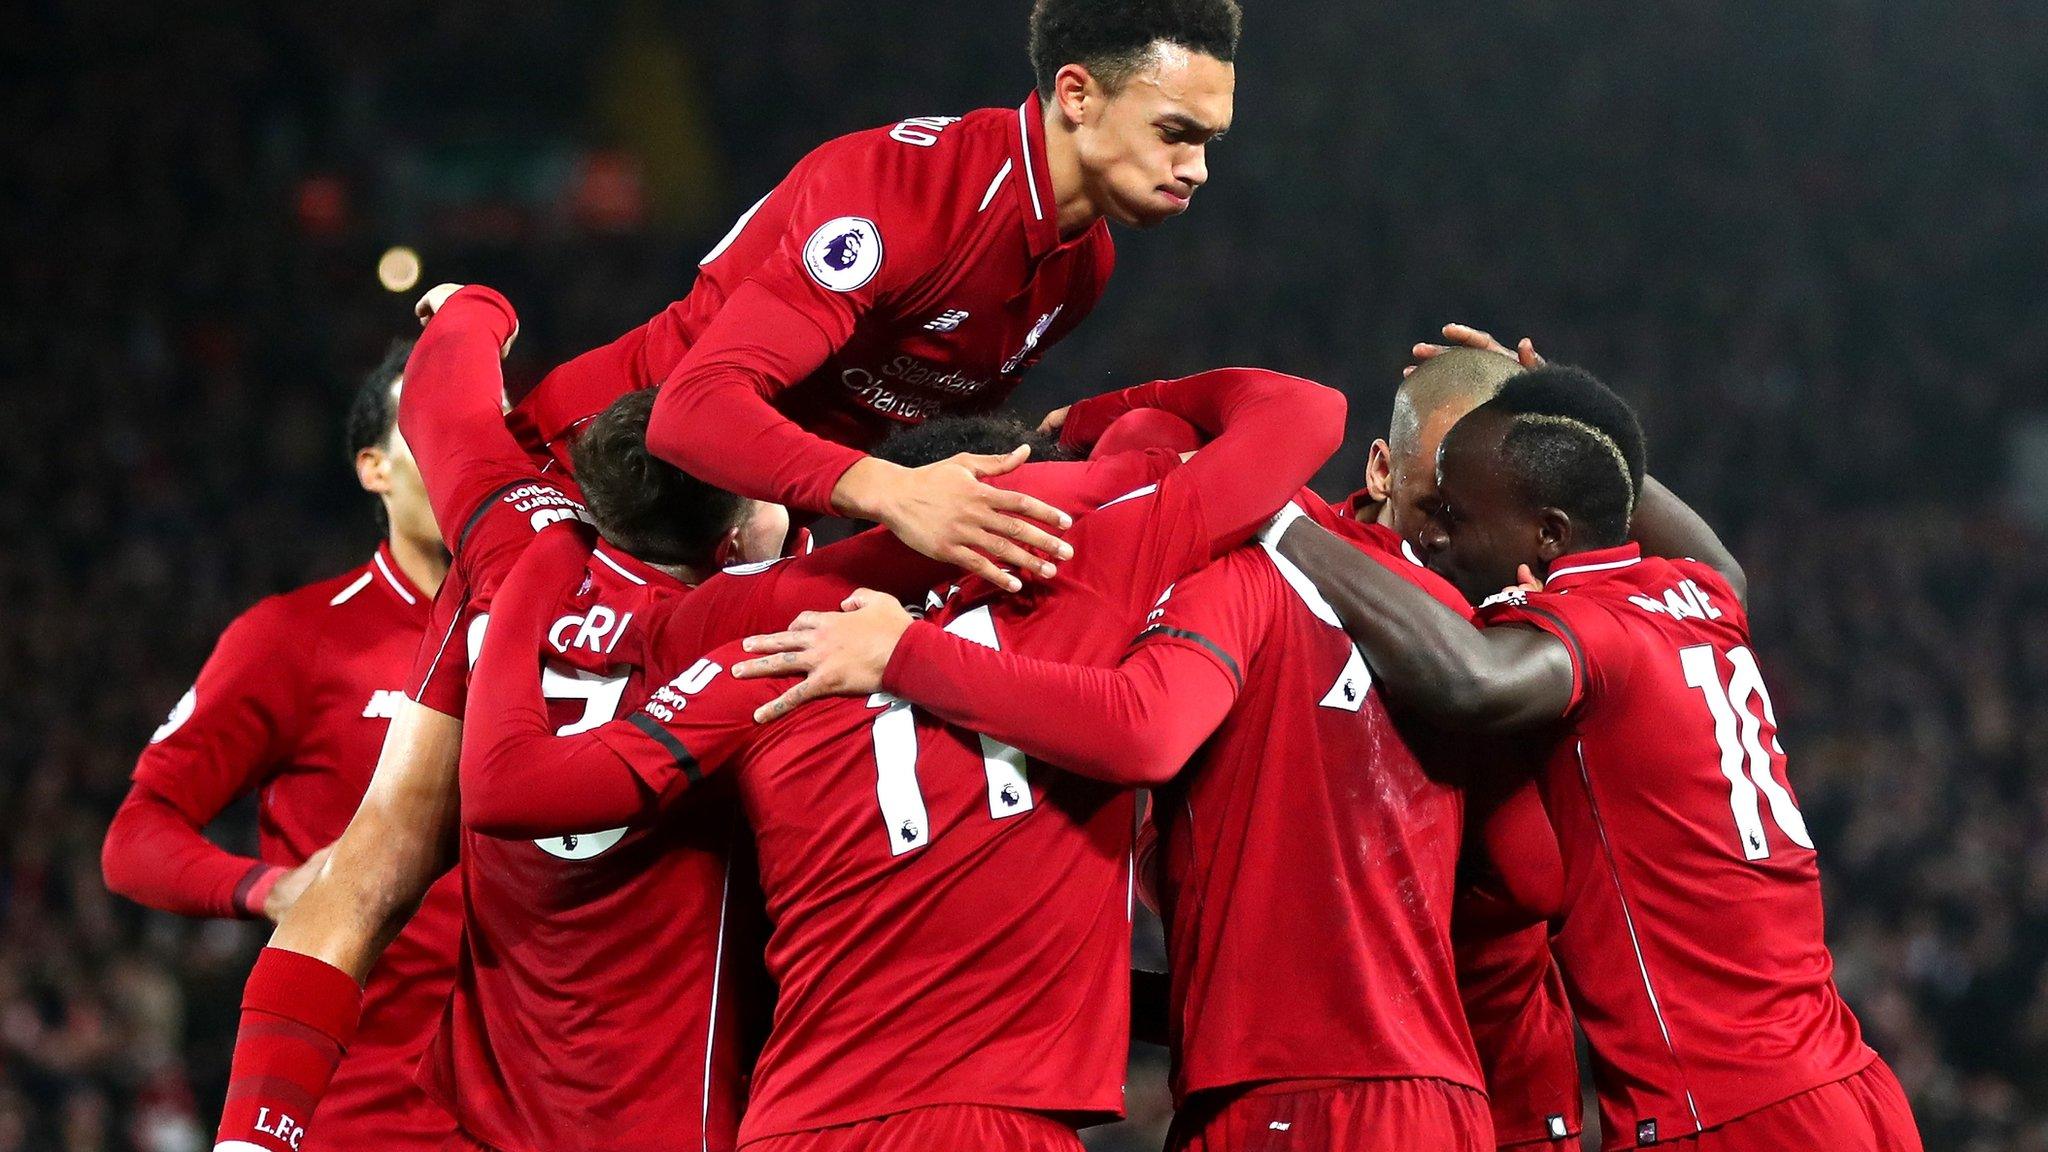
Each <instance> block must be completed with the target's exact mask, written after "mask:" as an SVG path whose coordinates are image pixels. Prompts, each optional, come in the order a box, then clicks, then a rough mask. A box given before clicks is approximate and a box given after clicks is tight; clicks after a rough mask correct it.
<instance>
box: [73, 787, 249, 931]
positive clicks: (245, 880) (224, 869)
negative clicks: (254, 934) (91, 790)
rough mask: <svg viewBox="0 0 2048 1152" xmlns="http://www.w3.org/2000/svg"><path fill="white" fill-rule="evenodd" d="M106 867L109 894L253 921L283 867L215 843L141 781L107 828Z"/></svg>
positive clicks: (186, 911) (103, 861)
mask: <svg viewBox="0 0 2048 1152" xmlns="http://www.w3.org/2000/svg"><path fill="white" fill-rule="evenodd" d="M100 872H101V875H102V877H103V878H104V879H105V881H106V885H107V890H108V891H110V892H114V893H116V894H118V895H121V896H126V897H127V898H128V899H130V900H133V901H135V902H136V903H137V904H141V905H144V906H146V907H150V908H157V909H161V910H162V911H165V912H170V913H174V914H176V915H179V916H199V917H222V918H225V917H240V918H242V919H254V918H255V917H257V916H260V915H261V914H262V909H263V901H264V898H265V897H266V896H268V895H269V893H270V889H271V888H272V887H273V886H274V885H275V884H276V882H277V877H278V876H280V875H282V874H283V873H284V869H283V868H280V867H278V866H276V865H274V864H266V863H264V862H263V861H261V860H256V859H253V858H251V857H248V856H238V855H236V854H235V853H233V852H229V851H227V850H226V849H224V848H222V847H220V846H219V845H217V844H215V843H213V842H212V841H210V840H208V839H207V838H206V837H205V835H204V834H202V833H201V831H200V826H199V825H198V824H195V823H194V822H193V820H192V818H191V817H190V816H188V815H186V814H185V812H184V811H183V810H182V809H180V808H179V807H178V806H177V805H176V804H173V803H172V802H171V801H170V800H169V799H167V798H165V797H163V796H161V795H159V794H158V793H157V792H156V791H155V790H154V789H152V788H150V787H149V786H148V785H147V784H140V783H138V784H136V785H135V786H134V787H133V788H131V789H130V790H129V792H128V796H127V798H126V799H124V800H123V801H122V802H121V807H120V809H119V810H118V811H116V812H115V813H114V820H113V823H112V824H110V825H109V826H108V828H107V838H106V841H105V843H103V844H102V845H101V847H100Z"/></svg>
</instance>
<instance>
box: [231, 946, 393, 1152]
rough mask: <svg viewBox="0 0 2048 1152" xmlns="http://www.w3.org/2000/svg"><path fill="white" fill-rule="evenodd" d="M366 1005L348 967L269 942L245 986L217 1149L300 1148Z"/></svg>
mask: <svg viewBox="0 0 2048 1152" xmlns="http://www.w3.org/2000/svg"><path fill="white" fill-rule="evenodd" d="M362 1010H363V990H362V989H361V988H360V987H358V986H357V985H356V982H355V980H354V979H353V978H352V977H350V976H349V974H348V973H346V972H343V971H342V970H341V969H339V968H336V967H334V966H333V965H332V964H328V963H326V962H325V961H321V960H315V959H313V958H312V957H311V956H305V955H301V954H300V953H297V952H290V951H286V950H285V949H283V948H265V949H264V950H263V951H262V952H261V953H260V954H259V955H258V956H257V957H256V967H255V968H254V969H252V970H251V971H250V972H249V983H248V985H247V986H246V987H245V988H244V989H243V990H242V1027H241V1031H240V1032H239V1033H238V1034H237V1035H236V1037H235V1059H234V1063H233V1065H232V1066H230V1068H229V1071H228V1100H227V1107H226V1108H225V1109H223V1110H222V1112H221V1118H220V1135H219V1136H218V1137H217V1143H215V1144H214V1149H215V1152H297V1150H298V1147H299V1143H300V1141H302V1140H303V1139H304V1138H305V1135H306V1122H307V1121H308V1120H309V1119H311V1118H312V1115H313V1108H314V1106H315V1105H317V1104H319V1103H320V1097H321V1094H323V1093H325V1092H326V1091H327V1082H328V1081H329V1080H331V1079H333V1078H334V1068H335V1065H337V1064H340V1063H341V1054H342V1052H343V1051H344V1050H345V1049H347V1048H348V1044H349V1041H350V1040H352V1039H354V1038H355V1034H356V1020H357V1018H358V1017H359V1016H360V1015H361V1014H362Z"/></svg>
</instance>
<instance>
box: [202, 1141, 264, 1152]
mask: <svg viewBox="0 0 2048 1152" xmlns="http://www.w3.org/2000/svg"><path fill="white" fill-rule="evenodd" d="M213 1152H270V1149H268V1148H265V1147H264V1146H263V1145H261V1144H251V1143H249V1142H248V1141H247V1140H223V1141H221V1142H220V1143H218V1144H215V1145H214V1146H213Z"/></svg>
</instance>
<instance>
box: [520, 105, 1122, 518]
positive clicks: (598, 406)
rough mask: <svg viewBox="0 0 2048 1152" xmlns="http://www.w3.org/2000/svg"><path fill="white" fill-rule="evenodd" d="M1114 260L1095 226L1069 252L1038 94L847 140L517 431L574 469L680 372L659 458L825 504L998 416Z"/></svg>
mask: <svg viewBox="0 0 2048 1152" xmlns="http://www.w3.org/2000/svg"><path fill="white" fill-rule="evenodd" d="M1114 263H1115V253H1114V248H1113V246H1112V244H1111V241H1110V237H1109V229H1108V225H1107V224H1105V223H1104V222H1102V221H1100V220H1098V221H1096V222H1095V224H1094V225H1092V226H1091V227H1089V228H1088V229H1087V230H1085V231H1083V232H1082V233H1081V234H1080V235H1078V236H1075V237H1073V238H1072V239H1070V240H1067V241H1064V242H1063V241H1062V240H1061V239H1060V235H1059V227H1058V222H1057V213H1056V211H1055V208H1054V204H1053V202H1052V188H1051V183H1050V179H1049V177H1048V175H1047V171H1046V160H1045V139H1044V121H1043V118H1042V114H1041V109H1040V106H1039V101H1038V97H1037V96H1036V94H1033V95H1032V96H1030V97H1029V98H1027V99H1026V100H1025V101H1024V103H1023V104H1021V105H1019V106H1018V107H1015V108H986V109H982V110H979V111H975V112H970V113H968V114H967V115H966V116H964V117H916V118H913V119H910V120H905V121H902V122H901V123H898V124H895V125H893V126H891V127H886V128H876V129H872V130H870V131H865V132H856V133H853V134H852V135H849V136H843V137H840V138H839V139H836V140H832V141H829V142H828V143H826V144H824V145H822V146H820V147H819V148H818V149H817V150H816V151H813V152H812V153H811V154H810V155H808V156H806V157H805V158H804V159H803V160H802V161H800V162H799V163H798V164H797V166H796V167H795V168H794V169H792V170H791V171H790V173H789V175H788V176H787V177H785V178H784V179H783V181H782V182H781V183H780V184H778V185H776V187H775V188H774V190H773V191H771V192H769V193H768V195H767V196H765V197H763V198H762V199H761V201H760V202H758V203H756V204H755V205H754V206H753V207H752V208H750V209H748V210H747V212H746V213H745V214H744V215H742V216H741V217H740V219H739V222H738V223H736V224H734V225H733V228H732V230H731V231H730V232H729V233H727V235H726V236H725V238H724V239H723V240H720V241H719V243H718V244H717V246H716V247H714V248H713V249H712V250H711V251H710V252H709V253H707V254H706V255H705V257H704V259H703V261H702V262H701V264H700V270H699V272H698V276H697V281H696V283H695V284H694V285H693V286H692V287H691V289H690V292H689V294H688V295H687V296H685V297H684V298H683V299H681V300H679V301H677V302H676V303H674V304H671V305H670V306H669V307H668V308H667V309H666V310H665V311H663V312H662V313H661V314H660V315H658V316H656V317H654V319H652V320H651V321H649V322H648V323H647V324H646V325H644V326H642V327H640V328H637V329H634V330H633V331H631V332H629V333H627V334H626V335H625V336H623V337H621V338H620V339H619V340H617V341H615V342H614V343H612V344H609V345H606V346H604V347H602V348H598V349H596V350H594V351H592V352H589V353H586V354H585V355H583V356H581V357H578V358H577V359H575V360H572V361H570V362H568V363H567V364H564V365H562V366H561V367H559V368H557V369H556V370H555V371H554V372H552V373H550V374H549V376H548V377H547V378H546V379H545V380H543V381H542V382H541V384H540V385H539V386H538V387H536V388H535V389H534V391H533V392H532V393H531V394H529V395H528V396H526V397H525V398H523V399H522V400H521V401H520V403H519V404H518V405H517V406H516V407H515V408H514V410H513V422H514V424H515V426H516V427H518V428H520V429H521V431H522V434H523V436H524V437H525V439H526V440H527V443H528V444H529V446H533V447H545V448H546V449H547V450H548V451H550V452H552V453H553V454H554V455H555V456H556V457H557V459H558V460H559V461H560V462H561V463H562V464H563V465H566V464H567V462H568V460H567V438H568V434H569V433H570V432H571V431H573V430H574V429H575V428H576V427H577V426H578V425H580V424H581V423H582V422H584V421H586V420H588V419H589V418H590V417H592V416H594V415H595V414H596V413H598V412H600V411H602V410H603V409H604V407H605V406H606V405H607V404H609V403H610V402H611V401H612V400H613V399H614V398H616V397H617V396H618V395H619V394H620V393H622V392H624V391H626V390H628V389H631V388H648V387H653V386H656V385H659V384H662V383H663V382H664V381H667V380H670V379H671V378H673V380H674V383H673V384H672V385H671V386H670V387H669V388H668V389H667V390H666V391H664V392H663V394H662V398H661V402H660V403H659V404H658V405H657V406H656V408H655V412H654V418H653V420H652V421H651V422H650V425H649V429H648V443H649V445H650V447H652V448H653V449H654V451H655V452H656V453H657V454H659V455H662V456H664V457H666V458H668V459H671V460H673V461H674V462H675V463H676V464H678V465H679V466H681V467H682V468H684V469H685V470H687V471H689V472H690V473H691V474H692V475H695V476H698V477H699V478H701V479H703V480H705V481H706V482H708V483H712V484H716V485H718V486H720V487H723V488H726V489H728V490H731V491H735V492H739V493H741V494H742V495H747V496H755V497H760V498H764V499H773V500H777V501H780V502H782V503H785V504H789V505H791V506H793V507H799V508H807V509H812V510H823V509H825V508H826V507H827V505H828V502H829V497H830V495H831V491H832V487H833V485H834V484H835V483H836V482H837V481H838V478H839V476H840V474H841V473H843V472H844V471H845V470H846V468H847V467H848V466H849V465H851V464H852V463H853V462H854V461H855V460H857V459H859V457H860V453H859V452H857V451H855V450H854V449H855V448H857V447H859V446H864V445H868V444H872V443H873V442H875V441H876V440H878V439H880V438H881V437H882V436H884V435H885V434H887V433H888V432H889V431H890V430H891V429H892V428H894V427H897V426H900V425H902V424H914V423H917V422H920V421H922V420H924V419H926V418H927V417H930V416H934V415H938V414H940V413H949V412H979V411H987V410H991V409H993V408H995V407H997V406H998V405H1000V404H1001V403H1002V401H1003V400H1004V398H1005V397H1007V396H1008V395H1009V393H1010V391H1011V389H1012V388H1014V387H1015V386H1016V384H1017V382H1018V380H1019V379H1020V378H1021V377H1022V375H1023V373H1024V372H1025V371H1026V370H1027V369H1029V368H1030V367H1031V366H1032V365H1033V364H1034V363H1036V362H1037V360H1038V358H1039V357H1040V356H1042V355H1043V354H1044V352H1045V350H1046V349H1047V348H1049V347H1050V346H1051V345H1052V344H1053V343H1054V342H1056V341H1058V340H1059V339H1060V338H1061V337H1062V336H1064V335H1065V334H1066V333H1067V332H1069V331H1071V330H1072V329H1073V328H1074V326H1075V325H1077V324H1079V323H1080V322H1081V320H1082V318H1083V317H1085V316H1087V314H1088V313H1089V312H1090V311H1091V310H1092V309H1093V308H1094V307H1095V302H1096V300H1097V299H1098V298H1099V297H1100V296H1101V294H1102V290H1103V286H1104V285H1105V284H1106V283H1107V281H1108V279H1109V275H1110V270H1111V268H1112V266H1113V265H1114ZM736 397H737V398H738V399H739V400H741V401H753V403H751V404H749V403H744V402H743V403H739V404H737V405H735V404H734V400H735V398H736ZM756 397H761V398H766V399H767V400H768V401H769V403H770V404H771V405H772V406H773V412H772V413H771V412H769V411H768V410H766V409H763V408H762V407H761V406H760V404H759V403H758V400H756ZM774 413H779V414H780V417H781V418H786V420H787V421H790V422H793V423H794V425H795V427H791V426H790V425H789V424H785V423H782V421H781V420H780V419H776V418H774V415H773V414H774ZM713 430H715V435H714V434H713ZM847 446H852V447H847Z"/></svg>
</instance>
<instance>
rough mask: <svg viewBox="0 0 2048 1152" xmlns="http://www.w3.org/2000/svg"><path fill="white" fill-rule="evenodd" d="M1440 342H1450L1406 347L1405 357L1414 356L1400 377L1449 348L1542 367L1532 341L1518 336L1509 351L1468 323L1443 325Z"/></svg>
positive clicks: (1542, 361)
mask: <svg viewBox="0 0 2048 1152" xmlns="http://www.w3.org/2000/svg"><path fill="white" fill-rule="evenodd" d="M1444 339H1445V340H1448V341H1450V343H1448V344H1417V345H1416V346H1415V347H1413V348H1410V349H1409V350H1408V354H1409V355H1411V356H1413V357H1415V363H1413V364H1410V365H1408V366H1407V367H1406V368H1403V369H1401V375H1402V376H1404V377H1405V376H1409V375H1412V374H1413V373H1414V371H1415V369H1417V368H1418V367H1421V365H1422V362H1423V361H1425V360H1429V359H1433V358H1434V357H1437V356H1441V355H1443V354H1444V353H1446V352H1448V351H1450V350H1451V349H1453V348H1477V349H1479V350H1480V351H1481V352H1493V353H1496V354H1498V355H1501V356H1506V357H1508V358H1510V359H1512V360H1515V361H1517V362H1518V363H1520V364H1521V365H1522V367H1524V368H1541V367H1543V364H1544V360H1543V357H1541V356H1538V355H1537V354H1536V342H1535V341H1533V340H1531V339H1529V338H1528V337H1527V336H1524V337H1522V340H1521V342H1520V343H1519V344H1516V345H1515V346H1514V347H1513V348H1510V347H1508V346H1507V345H1505V344H1503V343H1501V342H1500V341H1498V340H1496V339H1494V338H1493V333H1491V332H1481V331H1480V330H1479V329H1477V328H1474V327H1472V326H1471V325H1470V324H1446V325H1444Z"/></svg>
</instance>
